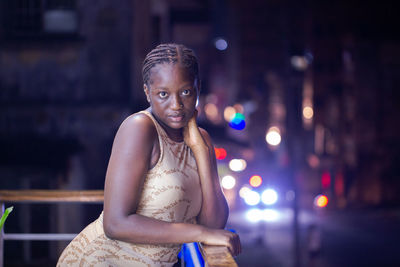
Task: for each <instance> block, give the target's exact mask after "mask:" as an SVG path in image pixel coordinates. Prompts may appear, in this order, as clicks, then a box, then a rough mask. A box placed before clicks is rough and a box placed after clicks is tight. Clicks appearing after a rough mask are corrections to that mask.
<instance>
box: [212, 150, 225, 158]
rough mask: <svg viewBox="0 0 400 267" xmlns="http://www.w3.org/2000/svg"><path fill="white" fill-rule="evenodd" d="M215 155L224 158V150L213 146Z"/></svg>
mask: <svg viewBox="0 0 400 267" xmlns="http://www.w3.org/2000/svg"><path fill="white" fill-rule="evenodd" d="M214 150H215V157H216V158H217V159H225V158H226V150H225V149H223V148H214Z"/></svg>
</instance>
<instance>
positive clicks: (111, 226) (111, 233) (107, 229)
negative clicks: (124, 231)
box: [103, 218, 119, 239]
mask: <svg viewBox="0 0 400 267" xmlns="http://www.w3.org/2000/svg"><path fill="white" fill-rule="evenodd" d="M118 228H119V227H118V223H117V222H116V221H115V220H112V219H108V220H107V219H105V218H104V219H103V230H104V234H105V236H106V237H108V238H110V239H117V238H118Z"/></svg>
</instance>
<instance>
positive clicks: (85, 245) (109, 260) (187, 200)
mask: <svg viewBox="0 0 400 267" xmlns="http://www.w3.org/2000/svg"><path fill="white" fill-rule="evenodd" d="M139 113H144V114H146V115H147V116H149V117H150V118H151V119H152V121H153V123H154V124H155V126H156V129H157V133H158V140H159V144H160V157H159V160H158V162H157V164H156V165H155V166H154V167H153V168H152V169H150V170H149V171H148V173H147V176H146V178H145V181H144V185H143V190H142V194H141V196H140V200H139V204H138V208H137V211H136V213H137V214H141V215H143V216H147V217H151V218H155V219H158V220H162V221H166V222H184V223H193V224H195V223H196V216H197V215H198V213H199V212H200V208H201V201H202V193H201V189H200V188H201V187H200V179H199V175H198V172H197V164H196V161H195V158H194V155H193V152H192V151H191V150H190V148H189V147H188V146H187V145H186V144H185V143H184V142H183V141H182V142H175V141H173V140H171V139H170V138H169V137H168V136H167V133H166V132H165V131H164V129H163V128H162V127H161V125H159V124H158V122H157V121H156V120H155V119H154V117H153V115H152V114H151V113H150V112H148V111H141V112H139ZM180 248H181V245H180V244H160V245H153V244H133V243H127V242H123V241H118V240H113V239H109V238H108V237H106V236H105V234H104V230H103V212H102V213H101V214H100V216H99V218H98V219H96V220H95V221H94V222H92V223H91V224H89V225H88V226H87V227H86V228H85V229H83V230H82V232H81V233H79V234H78V235H77V236H76V237H75V238H74V239H73V240H72V241H71V243H70V244H69V245H68V246H67V247H66V248H65V249H64V251H63V252H62V254H61V256H60V258H59V260H58V263H57V266H60V267H61V266H107V267H109V266H146V267H153V266H160V267H161V266H172V265H173V264H174V263H175V262H177V255H178V253H179V250H180Z"/></svg>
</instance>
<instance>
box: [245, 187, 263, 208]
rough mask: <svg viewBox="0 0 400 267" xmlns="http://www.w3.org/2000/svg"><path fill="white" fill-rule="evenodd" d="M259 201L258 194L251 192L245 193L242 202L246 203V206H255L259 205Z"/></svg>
mask: <svg viewBox="0 0 400 267" xmlns="http://www.w3.org/2000/svg"><path fill="white" fill-rule="evenodd" d="M260 199H261V197H260V194H259V193H257V192H256V191H253V190H250V191H248V192H246V194H245V196H244V202H246V204H247V205H250V206H255V205H257V204H258V203H260Z"/></svg>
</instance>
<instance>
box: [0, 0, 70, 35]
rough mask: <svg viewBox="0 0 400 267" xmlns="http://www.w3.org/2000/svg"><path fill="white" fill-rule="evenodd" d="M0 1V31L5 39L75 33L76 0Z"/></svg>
mask: <svg viewBox="0 0 400 267" xmlns="http://www.w3.org/2000/svg"><path fill="white" fill-rule="evenodd" d="M1 2H2V3H1V4H0V9H1V18H2V22H3V23H2V25H3V29H2V32H3V33H4V36H5V38H6V39H21V38H22V39H35V38H38V37H39V38H40V37H60V36H66V35H75V34H77V31H78V17H77V12H76V0H6V1H1Z"/></svg>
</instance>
